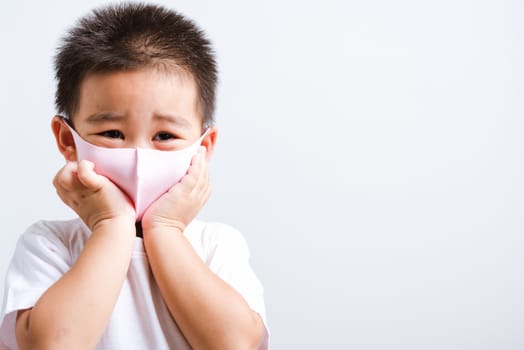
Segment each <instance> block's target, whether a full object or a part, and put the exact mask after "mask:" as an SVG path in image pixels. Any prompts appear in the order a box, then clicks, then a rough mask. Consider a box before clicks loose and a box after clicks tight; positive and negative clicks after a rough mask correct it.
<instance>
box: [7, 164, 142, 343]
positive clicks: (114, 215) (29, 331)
mask: <svg viewBox="0 0 524 350" xmlns="http://www.w3.org/2000/svg"><path fill="white" fill-rule="evenodd" d="M54 185H55V187H56V189H57V192H58V194H59V195H60V197H61V198H62V200H63V201H64V202H65V203H66V204H68V205H69V206H70V207H71V208H73V210H75V211H76V212H77V213H78V214H79V215H80V217H81V218H82V219H83V220H84V222H85V223H86V224H87V225H88V226H89V227H90V228H91V229H92V234H91V237H90V238H89V240H88V241H87V243H86V245H85V247H84V249H83V251H82V253H81V254H80V256H79V257H78V259H77V261H76V262H75V263H74V265H73V266H72V267H71V269H70V270H69V271H68V272H67V273H66V274H64V275H63V276H62V278H60V279H59V280H58V281H57V282H56V283H55V284H53V285H52V286H51V287H50V288H49V289H48V290H47V291H46V292H45V293H44V294H43V295H42V296H41V297H40V299H39V300H38V301H37V303H36V304H35V306H34V307H33V308H32V309H28V310H23V311H20V312H19V313H18V317H17V321H16V338H17V342H18V344H19V347H20V348H21V349H29V348H31V349H33V348H38V349H92V348H94V347H95V346H96V344H97V342H98V341H99V339H100V337H101V336H102V334H103V331H104V329H105V327H106V325H107V322H108V321H109V317H110V315H111V311H112V309H113V306H114V304H115V303H116V300H117V297H118V294H119V292H120V288H121V286H122V283H123V281H124V279H125V275H126V272H127V268H128V265H129V261H130V258H131V253H132V249H133V242H134V237H135V231H134V211H133V208H132V206H131V204H129V202H128V200H127V198H126V197H125V195H123V194H122V193H121V192H120V190H118V188H116V186H114V185H113V184H112V183H110V182H109V180H107V179H106V178H104V177H102V176H99V175H96V174H95V173H94V172H93V168H92V164H89V163H88V162H85V161H83V162H81V163H80V164H79V165H78V166H77V163H76V162H71V163H68V164H67V165H66V166H64V168H63V169H62V170H61V171H60V172H59V173H58V174H57V176H56V177H55V181H54Z"/></svg>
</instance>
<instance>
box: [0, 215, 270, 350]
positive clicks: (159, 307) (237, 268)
mask: <svg viewBox="0 0 524 350" xmlns="http://www.w3.org/2000/svg"><path fill="white" fill-rule="evenodd" d="M184 234H185V236H186V238H187V239H188V240H189V242H190V243H191V245H192V246H193V248H194V249H195V251H196V253H197V254H198V255H199V256H200V258H201V259H202V260H203V261H204V262H205V263H206V265H207V266H208V267H209V269H210V270H211V271H213V272H214V273H216V274H217V275H218V276H219V277H221V278H222V279H223V280H224V281H226V282H227V283H228V284H229V285H230V286H232V287H233V288H235V289H236V290H237V291H238V292H239V293H240V294H241V295H242V296H243V297H244V299H245V300H246V302H247V303H248V304H249V306H250V307H251V308H252V309H253V310H254V311H255V312H257V313H258V314H260V316H261V317H262V319H263V320H264V324H266V321H265V320H266V318H265V306H264V298H263V289H262V285H261V284H260V282H259V280H258V278H257V277H256V276H255V274H254V272H253V270H252V269H251V266H250V264H249V250H248V247H247V244H246V241H245V239H244V238H243V237H242V235H241V234H240V233H239V232H238V231H236V230H235V229H233V228H231V227H230V226H227V225H224V224H219V223H204V222H202V221H197V220H194V221H193V222H192V223H191V224H190V225H189V226H188V227H187V228H186V231H185V232H184ZM89 235H90V230H89V229H88V228H87V227H86V226H85V225H84V223H83V222H82V221H81V220H80V219H75V220H71V221H40V222H37V223H36V224H34V225H32V226H31V227H29V228H28V230H27V231H26V232H25V233H24V234H23V235H22V236H21V237H20V239H19V241H18V244H17V246H16V250H15V253H14V256H13V258H12V261H11V263H10V265H9V268H8V270H7V275H6V285H5V290H4V301H3V306H2V314H1V317H2V319H1V325H0V349H2V348H3V347H2V345H3V344H2V343H4V344H5V345H4V348H5V346H7V348H11V349H18V346H17V344H16V339H15V320H16V314H17V311H18V310H22V309H27V308H31V307H33V306H34V305H35V303H36V302H37V300H38V299H39V298H40V296H41V295H42V294H43V293H44V292H45V291H46V290H47V289H48V288H49V287H50V286H51V285H52V284H54V283H55V282H56V281H57V280H58V279H59V278H60V277H61V276H62V275H63V274H64V273H65V272H66V271H67V270H68V269H69V268H70V267H71V266H72V264H73V263H74V262H75V261H76V259H77V258H78V256H79V254H80V252H81V251H82V249H83V247H84V244H85V242H86V241H87V239H88V238H89ZM173 258H174V259H176V257H173ZM93 288H96V286H93ZM267 348H268V331H267V327H266V335H265V337H264V340H263V341H262V344H261V346H260V349H267ZM97 349H177V350H178V349H181V350H185V349H191V347H190V346H189V344H188V343H187V342H186V340H185V338H184V336H183V334H182V333H181V331H180V330H179V328H178V327H177V325H176V322H175V321H174V320H173V318H172V317H171V315H170V313H169V311H168V309H167V306H166V305H165V303H164V301H163V298H162V296H161V294H160V291H159V289H158V286H157V285H156V283H155V280H154V278H153V275H152V273H151V270H150V267H149V263H148V261H147V256H146V254H145V250H144V246H143V242H142V239H141V238H136V241H135V247H134V251H133V254H132V257H131V262H130V266H129V270H128V272H127V277H126V280H125V282H124V285H123V286H122V290H121V292H120V296H119V298H118V301H117V303H116V305H115V308H114V310H113V313H112V315H111V319H110V321H109V324H108V327H107V329H106V331H105V333H104V335H103V336H102V338H101V340H100V342H99V344H98V345H97Z"/></svg>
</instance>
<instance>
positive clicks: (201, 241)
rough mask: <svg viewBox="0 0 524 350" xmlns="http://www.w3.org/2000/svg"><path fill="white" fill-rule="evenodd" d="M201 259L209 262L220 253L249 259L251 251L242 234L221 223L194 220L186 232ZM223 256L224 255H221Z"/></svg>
mask: <svg viewBox="0 0 524 350" xmlns="http://www.w3.org/2000/svg"><path fill="white" fill-rule="evenodd" d="M184 234H185V236H186V238H187V239H188V240H189V241H190V242H191V244H192V245H193V247H194V248H195V250H197V252H198V253H199V255H201V257H202V258H203V259H204V260H205V261H207V262H209V261H210V259H212V258H213V257H214V256H216V255H217V253H219V252H223V253H225V254H224V255H226V256H231V257H233V256H236V257H239V256H243V257H244V258H247V257H248V255H249V249H248V246H247V242H246V240H245V238H244V236H243V235H242V233H241V232H240V231H239V230H237V229H236V228H234V227H232V226H230V225H227V224H224V223H221V222H205V221H200V220H193V222H191V224H190V225H189V226H188V227H187V229H186V231H185V232H184ZM220 255H223V254H220Z"/></svg>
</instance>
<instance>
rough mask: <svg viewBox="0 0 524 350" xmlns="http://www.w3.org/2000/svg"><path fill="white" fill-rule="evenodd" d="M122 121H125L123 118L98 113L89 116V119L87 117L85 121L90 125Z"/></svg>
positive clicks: (113, 114)
mask: <svg viewBox="0 0 524 350" xmlns="http://www.w3.org/2000/svg"><path fill="white" fill-rule="evenodd" d="M122 119H125V116H123V115H120V114H115V113H111V112H98V113H95V114H91V115H90V116H89V117H87V119H86V121H87V122H88V123H90V124H97V123H101V122H109V121H112V122H114V121H118V120H122Z"/></svg>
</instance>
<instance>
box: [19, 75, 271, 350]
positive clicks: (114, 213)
mask: <svg viewBox="0 0 524 350" xmlns="http://www.w3.org/2000/svg"><path fill="white" fill-rule="evenodd" d="M197 101H198V99H197V94H196V87H195V85H194V82H193V79H192V78H191V76H190V75H188V74H187V73H184V72H177V73H173V72H172V73H166V72H165V71H159V70H158V69H156V68H142V69H139V70H134V71H124V72H112V73H105V74H91V75H88V76H87V77H86V78H85V79H84V80H83V82H82V84H81V86H80V99H79V103H78V106H77V108H76V111H75V112H74V114H73V116H72V118H71V119H72V121H73V125H74V127H75V129H76V131H77V132H78V133H79V134H80V136H82V137H83V138H84V139H85V140H87V141H88V142H90V143H92V144H95V145H99V146H103V147H143V148H153V149H160V150H175V149H182V148H184V147H186V146H189V145H190V144H192V143H194V142H196V140H197V139H198V138H199V137H200V135H201V134H202V132H203V130H202V121H201V120H202V119H201V117H200V112H199V108H198V103H197ZM51 126H52V130H53V133H54V135H55V138H56V142H57V145H58V149H59V151H60V152H61V153H62V155H63V156H64V157H65V159H66V160H67V161H68V163H67V164H66V165H65V166H64V167H63V168H62V169H61V170H60V171H59V172H58V173H57V175H56V177H55V179H54V186H55V187H56V190H57V193H58V195H59V196H60V198H61V199H62V200H63V201H64V202H65V203H66V204H67V205H68V206H70V207H71V208H72V209H73V210H74V211H75V212H76V213H77V214H78V215H79V216H80V218H81V219H82V220H83V221H84V222H85V223H86V224H87V226H88V227H89V228H90V229H91V230H92V235H91V237H90V238H89V240H88V242H87V243H86V245H85V248H84V250H83V251H82V253H81V254H80V256H79V258H78V260H77V261H76V262H75V263H74V264H73V266H72V267H71V269H70V270H69V271H68V272H67V273H66V274H64V275H63V276H62V278H60V279H59V280H58V281H57V282H56V283H55V284H54V285H52V286H51V287H50V288H49V289H48V290H47V291H46V293H44V295H42V297H41V298H40V299H39V300H38V302H37V303H36V305H35V306H34V307H33V308H32V309H27V310H23V311H20V312H19V313H18V317H17V321H16V336H17V341H18V343H19V346H20V348H21V349H28V348H30V349H33V348H38V349H93V348H95V346H96V344H97V343H98V341H99V340H100V338H101V336H102V334H103V332H104V330H105V328H106V326H107V323H108V321H109V319H110V316H111V312H112V310H113V307H114V305H115V303H116V301H117V298H118V296H119V293H120V289H121V287H122V283H123V281H124V279H125V276H126V273H127V269H128V266H129V262H130V259H131V253H132V250H133V246H134V242H135V237H136V234H135V211H134V208H133V205H132V203H131V202H130V201H129V199H128V198H127V196H126V195H125V194H123V193H122V192H121V191H120V190H119V189H118V188H117V187H116V186H115V185H114V184H113V183H112V182H111V181H109V180H108V179H107V178H105V177H104V176H101V175H98V174H96V173H95V172H94V171H93V164H92V163H90V162H88V161H80V162H77V158H76V149H75V145H74V142H73V138H72V135H71V133H70V131H69V130H68V128H67V126H66V124H65V122H64V121H63V120H62V118H61V117H58V116H57V117H55V118H53V121H52V125H51ZM216 135H217V130H216V128H214V127H213V128H211V129H210V130H209V131H208V132H207V134H206V135H205V137H204V139H203V141H202V146H203V147H201V149H200V151H199V152H198V154H196V155H195V156H194V158H193V160H192V165H191V167H190V169H189V171H188V173H187V175H186V176H185V177H184V178H183V179H182V180H181V182H179V183H178V184H177V185H175V186H173V187H172V188H171V190H170V191H169V192H167V193H166V194H164V195H163V196H162V197H160V198H159V199H158V200H157V201H156V202H155V203H153V204H152V205H151V206H150V207H149V208H148V210H147V211H146V213H145V214H144V216H143V219H142V228H143V236H144V246H145V249H146V252H147V256H148V259H149V263H150V266H151V270H152V272H153V275H154V278H155V280H156V282H157V284H158V286H159V288H160V291H161V293H162V296H163V298H164V300H165V302H166V305H167V306H168V308H169V311H170V312H171V314H172V316H173V318H174V319H175V320H176V322H177V324H178V326H179V327H180V329H181V330H182V332H183V334H184V336H185V337H186V339H187V341H188V343H189V344H190V345H191V346H192V347H193V348H194V349H242V350H245V349H252V348H256V347H257V345H258V343H259V341H260V339H261V336H262V334H263V331H264V326H263V324H262V321H261V318H260V317H259V316H258V314H256V313H255V312H254V311H252V310H251V309H250V308H249V306H248V305H247V304H246V302H245V301H244V299H243V298H242V297H241V296H240V294H238V293H237V292H236V291H235V290H234V289H233V288H231V287H230V286H229V285H227V284H226V283H225V282H223V281H222V280H221V279H220V278H219V277H218V276H216V275H215V274H214V273H212V272H211V271H210V270H209V269H208V268H207V266H206V265H205V264H204V262H203V261H202V260H201V259H200V257H199V256H198V255H197V254H196V253H195V251H194V250H193V248H192V246H191V245H190V243H189V242H188V241H187V240H186V238H185V237H184V235H183V231H184V229H185V227H186V226H187V225H188V224H189V223H190V222H191V220H193V218H194V217H195V216H196V215H197V213H198V211H199V210H200V209H201V207H202V206H203V205H204V203H205V202H206V200H207V198H208V197H209V194H210V187H209V181H208V171H207V160H208V159H209V158H210V156H211V154H212V152H213V148H214V145H215V140H216Z"/></svg>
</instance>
